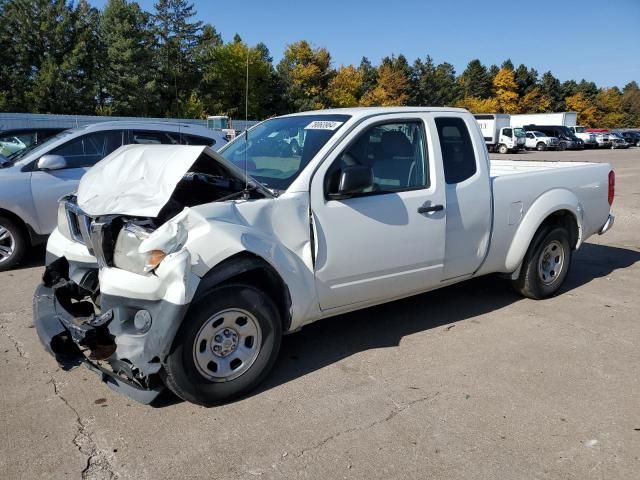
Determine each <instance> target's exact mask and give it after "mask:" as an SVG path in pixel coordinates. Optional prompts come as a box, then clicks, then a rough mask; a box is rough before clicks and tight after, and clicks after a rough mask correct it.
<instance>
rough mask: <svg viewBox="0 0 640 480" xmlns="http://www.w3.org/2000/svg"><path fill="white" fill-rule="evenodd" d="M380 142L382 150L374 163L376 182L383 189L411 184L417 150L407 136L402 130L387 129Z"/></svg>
mask: <svg viewBox="0 0 640 480" xmlns="http://www.w3.org/2000/svg"><path fill="white" fill-rule="evenodd" d="M380 144H381V151H380V152H379V154H378V155H376V158H375V159H374V161H373V165H372V168H373V176H374V178H375V182H376V183H377V184H378V185H379V186H380V187H382V188H383V189H384V187H390V188H392V189H395V188H404V187H408V186H410V182H409V177H410V176H411V170H412V165H413V164H414V162H415V150H414V147H413V145H412V144H411V142H410V141H409V139H408V138H407V136H406V135H405V134H404V133H402V132H401V131H400V130H389V131H385V132H383V133H382V137H381V142H380Z"/></svg>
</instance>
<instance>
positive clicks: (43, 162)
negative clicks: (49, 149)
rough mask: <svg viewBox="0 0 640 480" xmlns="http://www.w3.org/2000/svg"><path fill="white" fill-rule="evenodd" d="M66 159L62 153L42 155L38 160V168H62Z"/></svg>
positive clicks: (64, 166) (65, 165) (65, 163)
mask: <svg viewBox="0 0 640 480" xmlns="http://www.w3.org/2000/svg"><path fill="white" fill-rule="evenodd" d="M63 168H67V160H66V159H65V158H64V157H63V156H62V155H43V156H41V157H40V160H38V170H62V169H63Z"/></svg>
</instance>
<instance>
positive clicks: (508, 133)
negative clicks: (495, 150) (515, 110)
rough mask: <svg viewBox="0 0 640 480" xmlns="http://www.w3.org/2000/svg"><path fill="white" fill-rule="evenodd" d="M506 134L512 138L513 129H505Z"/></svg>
mask: <svg viewBox="0 0 640 480" xmlns="http://www.w3.org/2000/svg"><path fill="white" fill-rule="evenodd" d="M504 134H505V135H506V136H507V137H510V136H512V133H511V129H510V128H505V129H504Z"/></svg>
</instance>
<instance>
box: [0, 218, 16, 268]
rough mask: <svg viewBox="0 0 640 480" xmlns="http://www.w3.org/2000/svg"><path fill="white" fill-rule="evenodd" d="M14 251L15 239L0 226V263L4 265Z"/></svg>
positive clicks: (7, 230) (6, 229)
mask: <svg viewBox="0 0 640 480" xmlns="http://www.w3.org/2000/svg"><path fill="white" fill-rule="evenodd" d="M15 249H16V239H15V238H13V235H12V234H11V232H10V231H9V229H8V228H6V227H4V226H2V225H0V263H4V262H6V261H7V260H9V258H11V256H12V255H13V252H14V251H15Z"/></svg>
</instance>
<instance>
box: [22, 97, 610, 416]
mask: <svg viewBox="0 0 640 480" xmlns="http://www.w3.org/2000/svg"><path fill="white" fill-rule="evenodd" d="M301 132H302V133H301ZM293 135H297V138H298V140H299V146H300V149H299V151H296V152H294V151H293V150H292V149H291V148H285V146H284V145H283V146H282V148H280V149H273V150H270V151H272V153H270V154H266V153H265V150H264V149H263V148H261V145H262V144H263V143H264V141H265V139H273V138H281V139H282V141H283V142H284V141H286V140H285V139H288V138H291V137H292V136H293ZM287 146H288V145H287ZM133 159H135V161H132V160H133ZM614 183H615V176H614V173H613V171H612V170H611V167H610V166H609V165H608V164H606V163H598V164H590V163H567V162H528V161H517V162H516V161H506V160H505V161H490V160H489V157H488V154H487V148H486V146H485V139H484V138H483V135H482V132H481V130H480V128H479V127H478V124H477V122H476V120H475V119H474V117H473V115H471V114H470V113H469V112H467V111H466V110H462V109H454V108H426V107H425V108H409V107H405V108H400V107H399V108H395V107H388V108H365V109H361V108H357V109H337V110H325V111H317V112H307V113H300V114H294V115H288V116H284V117H277V118H272V119H269V120H267V121H265V122H262V123H260V124H258V125H257V126H255V127H254V128H252V129H251V130H250V131H249V132H248V134H247V135H242V136H240V137H238V138H236V139H235V140H234V141H233V142H231V143H229V144H227V145H226V146H225V147H224V148H223V149H222V150H221V151H220V152H219V153H218V152H215V151H213V150H212V149H210V148H207V147H196V146H184V145H167V146H160V145H157V146H156V145H128V146H124V147H122V148H120V149H118V150H117V151H115V152H114V153H112V154H111V155H109V156H108V157H107V158H105V159H104V160H103V161H101V162H99V163H98V164H97V165H96V166H94V167H93V168H92V169H91V170H89V172H88V173H87V174H86V175H85V176H84V177H83V179H82V181H81V182H80V186H79V190H78V192H77V195H70V196H68V197H66V198H65V199H63V201H61V203H60V205H59V215H58V219H59V220H58V227H57V229H56V230H55V231H54V232H53V234H52V235H51V237H50V239H49V242H48V246H47V267H46V270H45V274H44V277H43V282H42V284H41V285H40V286H38V288H37V290H36V292H35V296H34V324H35V327H36V329H37V332H38V335H39V336H40V339H41V341H42V343H43V345H44V346H45V348H46V349H47V351H49V352H50V353H51V354H52V355H54V356H55V357H56V358H57V359H58V361H59V362H62V363H64V362H66V364H67V365H69V364H78V363H80V362H82V363H84V364H85V365H86V366H88V367H89V368H90V369H92V370H94V371H95V372H97V373H98V374H99V375H100V377H101V378H102V380H103V381H104V382H105V383H107V384H108V385H109V386H110V387H112V388H113V389H115V390H118V391H121V392H123V393H125V394H127V395H129V396H131V397H132V398H134V399H136V400H138V401H141V402H147V403H148V402H151V401H153V400H154V399H155V398H156V397H157V395H158V394H159V393H160V392H161V391H162V390H163V389H164V388H165V387H168V388H169V389H171V390H172V391H173V392H175V393H176V394H177V395H178V396H179V397H181V398H183V399H185V400H187V401H191V402H195V403H198V404H202V405H214V404H217V403H221V402H225V401H229V400H231V399H233V398H237V397H238V396H241V395H243V394H245V393H247V392H248V391H249V390H251V389H252V388H254V387H255V386H256V385H258V384H259V383H260V382H261V381H262V380H263V379H264V378H265V376H266V375H267V373H268V372H269V370H270V369H271V367H272V366H273V365H274V362H275V359H276V357H277V355H278V350H279V347H280V341H281V336H282V334H283V333H287V332H294V331H296V330H298V329H300V328H301V327H303V326H304V325H307V324H309V323H311V322H314V321H316V320H320V319H323V318H327V317H332V316H335V315H339V314H343V313H346V312H350V311H353V310H358V309H362V308H365V307H370V306H372V305H376V304H380V303H384V302H389V301H392V300H395V299H399V298H403V297H407V296H411V295H416V294H419V293H422V292H426V291H429V290H434V289H438V288H441V287H444V286H446V285H451V284H454V283H457V282H461V281H464V280H466V279H470V278H474V277H478V276H481V275H486V274H490V273H500V274H503V275H504V276H505V277H506V278H507V279H509V280H510V281H511V283H512V284H513V287H514V288H515V289H516V290H517V291H518V292H520V293H521V294H522V295H523V296H525V297H529V298H533V299H544V298H547V297H549V296H551V295H554V294H555V293H557V292H558V291H559V289H560V287H561V286H562V284H563V282H564V281H565V279H566V277H567V274H568V272H569V267H570V264H571V259H572V254H573V251H574V250H576V249H578V248H580V246H581V245H582V244H583V242H584V241H585V240H586V239H587V238H589V237H590V236H591V235H594V234H596V233H599V234H602V233H604V232H606V231H607V230H609V229H610V228H611V226H612V225H613V215H611V213H610V208H611V204H612V202H613V197H614ZM461 301H464V299H461ZM363 335H366V332H363Z"/></svg>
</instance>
